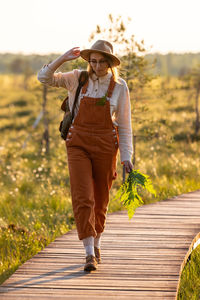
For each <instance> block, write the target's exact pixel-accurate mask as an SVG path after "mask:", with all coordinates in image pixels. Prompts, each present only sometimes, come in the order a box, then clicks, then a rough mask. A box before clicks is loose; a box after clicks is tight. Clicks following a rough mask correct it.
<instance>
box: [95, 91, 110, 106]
mask: <svg viewBox="0 0 200 300" xmlns="http://www.w3.org/2000/svg"><path fill="white" fill-rule="evenodd" d="M106 100H107V93H106V94H105V96H103V97H101V98H100V100H99V101H98V102H96V105H99V106H104V105H105V104H106Z"/></svg>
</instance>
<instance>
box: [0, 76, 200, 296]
mask: <svg viewBox="0 0 200 300" xmlns="http://www.w3.org/2000/svg"><path fill="white" fill-rule="evenodd" d="M0 84H1V91H0V108H1V110H0V137H1V142H0V163H1V164H0V187H1V196H0V231H1V235H0V256H1V262H0V272H1V277H0V278H1V279H0V280H1V281H0V282H3V281H4V280H5V279H6V278H7V277H8V276H9V275H10V274H12V273H13V272H14V271H15V270H16V268H17V267H18V266H19V265H20V264H22V263H23V262H25V261H26V260H27V259H29V258H30V257H31V256H32V255H34V254H35V253H37V252H38V251H39V250H40V249H42V248H43V247H44V246H45V245H47V244H48V243H49V242H51V241H53V240H54V239H55V237H57V236H59V235H61V234H64V233H66V232H67V231H68V230H70V229H71V228H74V219H73V214H72V208H71V199H70V190H69V174H68V168H67V159H66V151H65V143H64V141H63V140H62V139H61V138H60V136H59V132H58V126H59V122H60V120H61V119H62V112H61V111H60V104H61V99H63V98H64V97H65V95H66V91H65V90H64V89H56V88H48V96H47V97H48V118H49V120H50V124H49V131H50V152H49V154H48V155H46V154H45V148H44V145H43V144H42V143H41V138H42V133H43V120H41V121H40V123H39V125H38V126H37V127H36V128H35V129H33V128H32V125H33V123H34V121H35V119H36V117H37V116H38V115H39V113H40V111H41V107H42V89H43V86H42V85H41V84H40V83H39V82H38V81H37V79H36V77H35V76H33V77H32V78H31V79H30V80H29V86H28V89H27V90H24V85H23V77H22V76H14V75H1V76H0ZM192 94H193V91H191V90H189V89H187V87H186V86H184V84H183V83H182V82H181V81H180V80H178V79H177V78H167V79H166V78H157V79H154V80H153V81H152V82H151V83H150V84H149V85H148V86H147V87H145V88H144V89H137V90H136V91H134V90H133V91H132V92H131V102H132V116H133V117H132V120H133V131H134V135H136V165H135V168H136V169H139V170H140V171H141V172H143V173H146V174H148V175H149V176H150V178H151V179H152V182H153V185H154V187H155V189H156V192H157V197H156V198H153V197H152V196H150V195H148V194H146V193H143V192H142V195H143V199H144V202H145V204H148V203H150V202H154V201H159V200H163V199H166V198H169V197H171V196H174V195H178V194H181V193H186V192H191V191H194V190H196V189H199V188H200V147H199V145H198V144H199V142H198V138H196V139H194V136H193V133H194V120H195V113H194V111H195V110H194V104H195V100H194V98H192ZM25 141H26V143H25ZM121 182H122V166H121V164H120V161H119V159H118V177H117V179H116V180H115V182H114V184H113V187H112V189H111V192H110V198H111V201H110V205H109V212H112V211H116V210H120V209H123V207H122V205H121V203H120V202H119V201H113V200H112V199H113V198H114V195H115V193H116V190H117V189H118V188H119V186H120V184H121ZM194 299H195V298H194Z"/></svg>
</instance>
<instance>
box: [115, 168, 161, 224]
mask: <svg viewBox="0 0 200 300" xmlns="http://www.w3.org/2000/svg"><path fill="white" fill-rule="evenodd" d="M140 187H142V188H143V189H145V190H147V191H148V192H149V193H151V194H153V195H155V196H156V192H155V190H154V188H153V185H152V182H151V179H150V178H149V176H148V175H145V174H142V173H141V172H140V171H139V170H132V171H131V172H130V173H129V175H128V178H127V180H126V181H125V182H124V183H123V184H122V185H121V187H120V188H119V190H118V192H117V193H116V197H115V199H114V200H116V199H118V198H120V199H121V202H122V203H123V205H124V207H125V208H126V209H127V212H128V216H129V219H131V218H132V217H133V215H134V213H135V210H136V208H137V207H139V206H141V205H142V204H144V202H143V200H142V198H141V196H140V195H139V194H138V189H139V188H140Z"/></svg>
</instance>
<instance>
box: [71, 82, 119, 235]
mask: <svg viewBox="0 0 200 300" xmlns="http://www.w3.org/2000/svg"><path fill="white" fill-rule="evenodd" d="M87 86H88V81H87V83H86V84H85V85H84V86H83V88H82V94H83V95H84V94H85V93H86V91H87ZM114 87H115V82H114V80H113V77H111V80H110V84H109V87H108V91H107V99H109V98H110V97H111V95H112V92H113V89H114ZM99 101H102V99H101V98H91V97H86V96H83V98H82V99H81V101H80V107H79V111H78V114H77V116H76V118H75V120H74V122H73V124H72V125H71V127H70V129H69V132H68V135H67V139H66V146H67V156H68V168H69V174H70V185H71V195H72V206H73V212H74V218H75V222H76V227H77V232H78V237H79V239H80V240H82V239H84V238H87V237H89V236H94V237H96V235H97V233H101V232H103V231H104V227H105V220H106V213H107V207H108V202H109V190H110V188H111V185H112V181H113V180H114V179H115V178H116V176H117V173H116V160H117V152H118V148H119V142H118V140H119V137H118V130H117V127H116V126H114V125H113V122H112V119H111V115H110V102H109V100H106V102H105V104H104V105H98V104H97V103H98V102H99Z"/></svg>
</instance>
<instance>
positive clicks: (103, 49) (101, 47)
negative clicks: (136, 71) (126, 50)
mask: <svg viewBox="0 0 200 300" xmlns="http://www.w3.org/2000/svg"><path fill="white" fill-rule="evenodd" d="M92 52H97V53H102V54H105V55H106V56H108V57H109V58H110V59H111V61H112V67H116V66H118V65H119V64H120V60H119V59H118V58H117V57H116V56H115V55H113V46H112V44H111V43H109V42H107V41H104V40H98V41H96V42H95V43H94V44H93V45H92V47H91V48H90V49H85V50H82V51H81V52H80V55H81V57H82V58H83V59H85V60H87V61H89V59H90V54H91V53H92Z"/></svg>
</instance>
